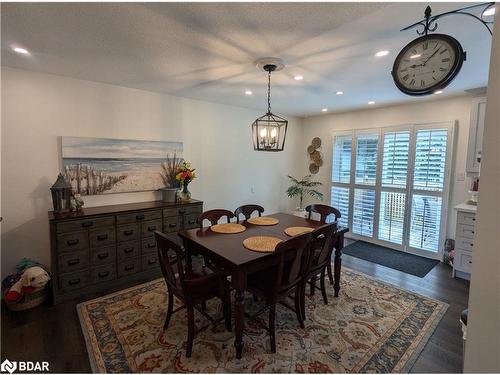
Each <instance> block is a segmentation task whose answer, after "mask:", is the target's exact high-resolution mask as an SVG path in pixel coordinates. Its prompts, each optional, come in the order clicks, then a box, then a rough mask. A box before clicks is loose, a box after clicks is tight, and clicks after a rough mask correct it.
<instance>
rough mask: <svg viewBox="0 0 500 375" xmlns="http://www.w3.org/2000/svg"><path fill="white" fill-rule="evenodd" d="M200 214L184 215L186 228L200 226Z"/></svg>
mask: <svg viewBox="0 0 500 375" xmlns="http://www.w3.org/2000/svg"><path fill="white" fill-rule="evenodd" d="M198 216H200V215H199V214H189V215H186V216H184V229H193V228H197V227H198V223H197V220H198Z"/></svg>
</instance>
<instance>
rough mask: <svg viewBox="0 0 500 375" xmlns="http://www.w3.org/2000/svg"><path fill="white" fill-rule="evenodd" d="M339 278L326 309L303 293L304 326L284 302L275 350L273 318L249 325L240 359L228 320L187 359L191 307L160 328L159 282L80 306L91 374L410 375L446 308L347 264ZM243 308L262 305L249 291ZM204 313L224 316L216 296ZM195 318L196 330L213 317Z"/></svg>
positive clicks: (202, 336) (163, 297)
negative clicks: (351, 374) (269, 329)
mask: <svg viewBox="0 0 500 375" xmlns="http://www.w3.org/2000/svg"><path fill="white" fill-rule="evenodd" d="M341 276H342V278H341V286H342V287H341V290H340V296H339V298H334V297H333V292H332V290H331V289H332V288H331V287H328V298H329V304H328V305H325V304H324V303H323V300H322V298H321V293H316V294H315V296H313V297H307V302H306V315H307V319H306V322H305V325H306V327H305V329H301V328H300V327H299V325H298V322H297V320H296V317H295V314H294V313H293V312H291V311H290V310H288V309H286V308H285V307H281V306H280V307H278V312H277V318H276V322H277V330H276V344H277V353H276V354H272V353H270V351H269V336H268V333H267V330H266V329H265V328H264V326H265V325H266V324H267V314H263V315H261V318H258V319H261V320H260V321H259V320H254V321H250V322H248V321H247V322H246V326H245V334H244V342H245V346H244V350H243V358H242V359H241V360H238V359H236V358H235V350H234V347H233V340H234V336H233V334H232V333H230V332H226V331H225V329H224V326H223V324H220V325H218V326H216V327H215V328H214V327H211V328H208V329H206V330H204V331H202V332H201V333H199V334H197V335H196V337H195V340H194V346H193V355H192V357H191V358H186V357H185V345H186V336H187V325H186V322H187V320H186V312H185V310H181V311H180V312H178V313H176V314H174V315H173V317H172V320H171V322H170V326H169V327H168V329H167V331H165V332H162V327H163V323H164V319H165V316H166V309H167V290H166V286H165V283H164V281H163V280H161V279H158V280H155V281H152V282H149V283H146V284H142V285H139V286H136V287H133V288H130V289H127V290H123V291H120V292H118V293H114V294H110V295H107V296H104V297H101V298H97V299H94V300H92V301H88V302H84V303H82V304H79V305H78V306H77V309H78V314H79V317H80V322H81V325H82V330H83V333H84V336H85V340H86V343H87V350H88V352H89V357H90V362H91V366H92V369H93V371H94V372H101V373H102V372H166V373H172V372H183V373H184V372H203V373H213V372H231V373H235V372H246V373H250V372H252V373H259V372H263V373H277V372H289V373H290V372H292V373H313V372H321V373H326V372H336V373H340V372H378V373H388V372H408V371H409V370H410V368H411V366H412V365H413V363H414V361H415V359H416V358H417V357H418V355H419V353H420V352H421V350H422V349H423V347H424V345H425V344H426V342H427V341H428V339H429V338H430V336H431V335H432V333H433V331H434V330H435V328H436V326H437V324H438V323H439V321H440V319H441V317H442V316H443V314H444V313H445V311H446V309H447V307H448V306H447V305H446V304H445V303H443V302H440V301H437V300H433V299H430V298H427V297H423V296H421V295H418V294H415V293H412V292H409V291H406V290H403V289H399V288H397V287H395V286H393V285H390V284H387V283H384V282H381V281H378V280H376V279H373V278H370V277H368V276H366V275H364V274H361V273H358V272H355V271H352V270H349V269H346V268H344V269H343V270H342V275H341ZM176 304H177V305H179V306H180V302H179V301H176ZM245 308H246V311H249V312H252V311H254V310H256V309H259V308H260V306H259V302H253V300H252V297H251V296H250V295H249V296H248V298H247V299H246V300H245ZM207 311H208V312H209V313H211V314H212V315H217V314H219V315H220V314H221V306H220V302H218V301H217V300H215V299H214V300H212V301H211V302H210V303H209V304H208V309H207ZM195 316H196V325H197V327H201V326H204V325H206V324H207V323H208V322H207V320H206V318H205V317H204V316H203V315H201V314H199V313H197V312H196V313H195Z"/></svg>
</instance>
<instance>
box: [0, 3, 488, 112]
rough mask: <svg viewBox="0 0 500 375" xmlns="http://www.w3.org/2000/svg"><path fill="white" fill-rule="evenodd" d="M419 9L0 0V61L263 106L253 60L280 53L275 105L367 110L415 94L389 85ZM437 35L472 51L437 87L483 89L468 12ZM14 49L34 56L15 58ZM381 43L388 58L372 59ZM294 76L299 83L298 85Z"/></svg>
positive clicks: (481, 52)
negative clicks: (453, 75) (408, 27)
mask: <svg viewBox="0 0 500 375" xmlns="http://www.w3.org/2000/svg"><path fill="white" fill-rule="evenodd" d="M426 5H427V3H384V4H382V3H86V4H83V3H80V4H67V3H66V4H64V3H31V4H30V3H24V4H22V3H2V4H1V10H2V19H1V21H2V24H1V31H2V64H3V65H6V66H11V67H16V68H22V69H29V70H34V71H40V72H47V73H53V74H59V75H64V76H69V77H75V78H80V79H85V80H91V81H98V82H106V83H111V84H116V85H120V86H126V87H133V88H139V89H144V90H150V91H157V92H163V93H169V94H172V95H177V96H183V97H189V98H195V99H202V100H209V101H214V102H219V103H225V104H230V105H237V106H242V107H248V108H255V109H262V110H265V106H266V98H265V93H266V77H265V73H262V72H259V71H258V70H257V69H256V68H255V65H254V61H255V60H256V59H258V58H259V57H265V56H277V57H281V58H283V59H284V60H285V61H286V63H287V67H286V68H285V70H284V71H281V72H277V73H276V74H274V75H273V79H272V82H273V90H272V103H273V110H275V112H280V113H285V114H290V115H301V116H307V115H314V114H318V113H319V112H320V110H321V108H328V109H329V111H341V110H348V109H353V108H359V107H366V103H367V101H369V100H374V101H376V103H377V105H380V104H388V103H398V102H404V101H409V100H411V101H414V100H418V99H415V98H412V97H408V96H406V95H404V94H402V93H400V92H399V91H398V90H397V89H396V88H395V86H394V84H393V83H392V78H391V76H390V70H391V67H392V62H393V60H394V58H395V56H396V54H397V51H398V50H399V49H400V48H401V47H403V46H404V45H405V44H406V43H408V42H409V41H410V40H412V39H413V38H415V37H416V36H417V35H416V33H415V32H414V31H406V32H399V29H400V28H402V27H404V26H406V25H408V24H410V23H413V22H415V21H417V20H418V19H420V18H421V15H422V13H423V10H424V9H425V7H426ZM464 5H465V4H464V3H433V4H432V8H433V10H434V11H435V12H438V11H444V10H451V9H455V8H457V7H460V6H464ZM438 31H440V32H445V33H449V34H451V35H453V36H455V37H456V38H457V39H458V40H459V41H460V42H461V43H462V45H463V47H464V49H465V50H467V53H468V55H467V62H466V63H465V64H464V67H463V69H462V72H461V73H460V75H459V76H458V77H457V78H456V79H455V81H454V82H453V83H452V85H451V86H450V87H449V88H448V89H446V91H445V93H444V94H443V95H451V94H456V93H458V92H462V91H463V90H464V89H469V88H473V87H478V86H484V85H485V84H486V82H487V74H488V62H489V51H490V43H491V37H490V36H489V34H488V33H486V32H485V31H484V29H482V26H481V25H480V24H478V23H475V22H473V21H472V20H469V19H467V18H465V17H462V18H460V17H448V18H445V19H443V20H442V22H440V23H439V29H438ZM12 45H16V46H21V47H24V48H27V49H28V50H29V51H30V53H31V54H30V55H29V56H25V55H19V54H15V53H14V52H12V50H11V46H12ZM383 49H387V50H389V51H390V54H389V55H388V56H386V57H383V58H375V57H374V53H375V52H376V51H378V50H383ZM299 74H300V75H303V76H304V79H303V80H302V81H295V80H294V79H293V76H294V75H299ZM245 90H252V91H253V95H252V96H247V95H245V94H244V92H245ZM337 90H342V91H343V92H344V95H342V96H337V95H335V92H336V91H337Z"/></svg>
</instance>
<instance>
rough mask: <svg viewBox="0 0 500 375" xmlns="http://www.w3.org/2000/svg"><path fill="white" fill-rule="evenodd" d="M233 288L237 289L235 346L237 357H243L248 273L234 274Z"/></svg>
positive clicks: (235, 301)
mask: <svg viewBox="0 0 500 375" xmlns="http://www.w3.org/2000/svg"><path fill="white" fill-rule="evenodd" d="M231 281H232V284H233V288H234V289H235V296H234V312H235V317H234V326H235V337H234V348H235V349H236V358H238V359H241V353H242V352H243V329H244V326H245V323H244V320H243V319H244V315H245V306H244V303H243V301H244V297H245V287H246V274H245V273H244V272H241V271H240V272H237V273H235V274H233V275H232V278H231Z"/></svg>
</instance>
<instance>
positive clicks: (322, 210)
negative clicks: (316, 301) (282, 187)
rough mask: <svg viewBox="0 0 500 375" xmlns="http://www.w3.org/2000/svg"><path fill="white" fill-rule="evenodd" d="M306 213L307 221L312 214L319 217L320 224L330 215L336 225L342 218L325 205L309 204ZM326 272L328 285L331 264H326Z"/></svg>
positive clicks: (333, 208)
mask: <svg viewBox="0 0 500 375" xmlns="http://www.w3.org/2000/svg"><path fill="white" fill-rule="evenodd" d="M306 212H308V213H309V215H308V219H309V220H311V214H312V213H313V212H315V213H317V214H319V216H320V219H319V221H320V223H321V224H325V223H326V219H327V218H328V216H330V215H334V216H335V220H334V222H336V223H338V221H339V219H340V218H341V217H342V215H341V213H340V211H339V210H337V209H336V208H335V207H331V206H327V205H326V204H310V205H309V206H307V207H306ZM326 269H327V271H328V279H329V280H330V284H333V273H332V263H331V262H330V263H328V266H327V268H326Z"/></svg>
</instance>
